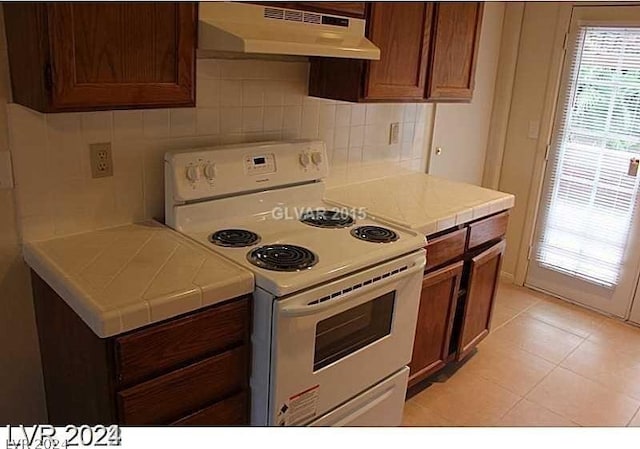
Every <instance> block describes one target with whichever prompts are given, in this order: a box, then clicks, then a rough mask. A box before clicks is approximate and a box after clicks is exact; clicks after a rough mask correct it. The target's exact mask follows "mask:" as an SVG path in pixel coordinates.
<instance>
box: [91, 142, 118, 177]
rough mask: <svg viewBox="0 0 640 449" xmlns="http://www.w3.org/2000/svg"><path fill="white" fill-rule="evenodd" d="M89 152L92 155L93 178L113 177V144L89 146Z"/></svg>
mask: <svg viewBox="0 0 640 449" xmlns="http://www.w3.org/2000/svg"><path fill="white" fill-rule="evenodd" d="M89 151H90V153H91V158H90V160H91V177H92V178H104V177H107V176H113V158H112V157H111V142H102V143H92V144H89Z"/></svg>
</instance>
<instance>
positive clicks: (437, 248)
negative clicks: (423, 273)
mask: <svg viewBox="0 0 640 449" xmlns="http://www.w3.org/2000/svg"><path fill="white" fill-rule="evenodd" d="M466 241H467V230H466V229H460V230H458V231H453V232H450V233H449V234H445V235H442V236H440V237H437V238H435V239H433V240H429V239H427V266H426V269H427V270H430V269H432V268H434V267H437V266H440V265H442V264H444V263H446V262H449V261H451V260H454V259H457V258H460V257H462V256H463V254H464V248H465V244H466Z"/></svg>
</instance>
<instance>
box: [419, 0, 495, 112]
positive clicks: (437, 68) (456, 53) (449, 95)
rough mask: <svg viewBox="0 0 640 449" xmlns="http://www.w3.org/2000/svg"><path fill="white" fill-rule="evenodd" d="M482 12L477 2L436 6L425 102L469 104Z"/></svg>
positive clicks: (444, 3) (439, 4) (443, 3)
mask: <svg viewBox="0 0 640 449" xmlns="http://www.w3.org/2000/svg"><path fill="white" fill-rule="evenodd" d="M482 11H483V5H482V3H480V2H439V3H437V5H436V7H435V13H434V15H435V20H434V31H433V42H432V54H431V76H430V78H429V85H428V89H427V92H426V98H427V99H428V100H434V101H442V100H452V101H464V100H471V97H472V95H473V85H474V78H475V66H476V58H477V54H478V43H479V39H480V25H481V22H482Z"/></svg>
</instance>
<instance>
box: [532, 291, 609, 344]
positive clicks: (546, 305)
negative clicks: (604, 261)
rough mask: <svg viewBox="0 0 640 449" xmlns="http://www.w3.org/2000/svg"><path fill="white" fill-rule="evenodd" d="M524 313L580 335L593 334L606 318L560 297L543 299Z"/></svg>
mask: <svg viewBox="0 0 640 449" xmlns="http://www.w3.org/2000/svg"><path fill="white" fill-rule="evenodd" d="M524 314H525V315H527V316H530V317H532V318H535V319H537V320H540V321H542V322H544V323H547V324H550V325H552V326H555V327H558V328H560V329H562V330H565V331H567V332H571V333H573V334H576V335H578V336H580V337H588V336H589V335H591V333H592V332H593V331H594V330H595V329H596V328H597V327H599V326H600V325H601V323H602V321H603V320H604V319H605V318H604V316H602V315H599V314H597V313H595V312H592V311H590V310H587V309H585V308H582V307H578V306H575V305H573V304H569V303H567V302H564V301H562V300H559V299H545V300H542V301H540V302H538V303H537V304H535V305H533V306H532V307H530V308H528V309H527V310H526V311H525V312H524Z"/></svg>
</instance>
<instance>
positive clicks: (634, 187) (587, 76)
mask: <svg viewBox="0 0 640 449" xmlns="http://www.w3.org/2000/svg"><path fill="white" fill-rule="evenodd" d="M574 44H575V45H576V47H575V48H576V51H575V52H574V55H575V56H574V57H573V60H572V61H571V68H570V70H571V73H570V80H569V83H568V90H569V92H568V94H567V95H566V96H565V97H564V98H565V102H564V104H563V105H562V106H563V107H562V110H561V112H560V113H561V114H562V115H561V120H560V129H559V132H557V133H556V136H557V137H556V139H555V141H554V151H552V153H551V154H552V157H551V159H550V161H549V162H550V164H549V168H548V169H549V170H550V176H549V180H548V185H547V188H546V189H545V190H544V191H545V195H544V197H543V198H542V201H541V212H542V214H541V217H542V219H543V227H542V232H539V233H538V235H539V240H538V241H537V242H536V243H537V244H536V251H535V253H534V254H535V258H536V260H537V262H538V263H539V264H540V265H541V266H542V267H544V268H548V269H551V270H555V271H559V272H562V273H565V274H567V275H570V276H574V277H577V278H581V279H583V280H586V281H588V282H592V283H595V284H597V285H601V286H604V287H609V288H613V287H615V285H616V284H617V282H618V279H619V277H620V273H621V270H622V267H623V264H624V257H625V248H626V245H627V240H628V234H629V232H630V229H631V223H632V220H633V219H634V214H635V212H636V207H637V199H638V198H637V196H638V195H637V192H638V177H634V176H629V175H628V168H629V162H630V159H631V158H632V157H637V156H638V155H639V154H640V28H619V27H602V26H583V27H581V28H580V29H579V32H578V33H577V38H576V41H575V42H574Z"/></svg>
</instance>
